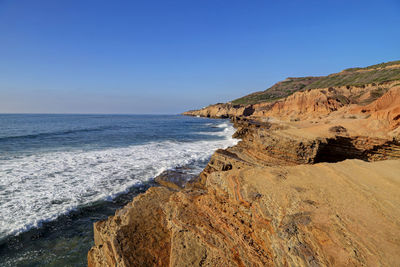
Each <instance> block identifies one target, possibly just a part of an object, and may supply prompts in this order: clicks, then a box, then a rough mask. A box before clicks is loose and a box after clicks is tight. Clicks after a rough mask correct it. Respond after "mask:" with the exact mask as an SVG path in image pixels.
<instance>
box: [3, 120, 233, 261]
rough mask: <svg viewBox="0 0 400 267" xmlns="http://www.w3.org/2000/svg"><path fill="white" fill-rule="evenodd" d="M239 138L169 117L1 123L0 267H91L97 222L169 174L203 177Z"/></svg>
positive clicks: (218, 124) (216, 124)
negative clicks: (212, 159) (218, 154)
mask: <svg viewBox="0 0 400 267" xmlns="http://www.w3.org/2000/svg"><path fill="white" fill-rule="evenodd" d="M233 132H234V129H233V127H232V126H231V125H230V124H229V122H227V121H224V120H210V119H205V118H192V117H183V116H170V115H168V116H167V115H166V116H152V115H11V114H10V115H0V218H1V220H0V266H85V265H86V254H87V251H88V249H89V248H90V247H91V246H92V245H93V242H92V240H93V236H92V234H93V233H92V223H93V222H94V221H97V220H101V219H105V218H106V217H107V216H109V215H112V214H113V213H114V212H115V210H116V209H117V208H120V207H121V206H123V205H124V204H126V203H127V202H129V201H131V200H132V198H133V197H134V196H135V195H137V194H138V193H140V192H144V191H145V190H146V189H147V188H148V187H149V186H151V185H153V183H152V179H153V178H154V177H155V176H157V175H158V174H160V173H162V172H163V171H165V170H170V169H174V168H180V167H185V168H183V169H184V170H185V172H187V177H188V179H189V178H190V177H193V175H196V174H198V173H199V172H200V171H201V170H202V169H203V168H204V167H205V165H206V163H207V161H208V160H209V157H210V156H211V154H212V153H213V151H215V150H216V149H218V148H225V147H228V146H231V145H234V144H235V143H236V142H237V140H235V139H232V138H231V136H232V134H233ZM181 169H182V168H180V170H181Z"/></svg>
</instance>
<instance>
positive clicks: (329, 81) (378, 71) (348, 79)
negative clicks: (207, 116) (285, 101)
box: [232, 60, 400, 105]
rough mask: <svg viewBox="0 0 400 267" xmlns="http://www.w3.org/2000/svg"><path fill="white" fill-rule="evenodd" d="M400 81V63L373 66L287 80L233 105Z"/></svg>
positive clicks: (240, 99)
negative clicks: (296, 93) (299, 93)
mask: <svg viewBox="0 0 400 267" xmlns="http://www.w3.org/2000/svg"><path fill="white" fill-rule="evenodd" d="M396 80H400V61H399V60H397V61H391V62H386V63H380V64H375V65H371V66H368V67H365V68H349V69H345V70H343V71H342V72H339V73H334V74H330V75H327V76H320V77H301V78H287V79H286V80H284V81H282V82H278V83H276V84H274V85H273V86H271V87H270V88H268V89H266V90H265V91H261V92H256V93H252V94H249V95H247V96H244V97H241V98H238V99H235V100H233V101H232V104H241V105H251V104H257V103H261V102H272V101H275V100H278V99H281V98H285V97H287V96H289V95H291V94H293V93H295V92H298V91H305V90H308V89H315V88H329V87H339V86H365V85H368V84H372V85H376V84H382V83H385V82H391V81H396Z"/></svg>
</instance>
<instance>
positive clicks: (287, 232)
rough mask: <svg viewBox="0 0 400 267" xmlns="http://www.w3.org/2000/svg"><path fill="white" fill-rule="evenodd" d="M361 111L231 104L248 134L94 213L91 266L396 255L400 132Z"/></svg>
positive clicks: (345, 261)
mask: <svg viewBox="0 0 400 267" xmlns="http://www.w3.org/2000/svg"><path fill="white" fill-rule="evenodd" d="M305 94H307V92H306V93H305ZM396 99H397V98H396ZM396 101H397V100H396ZM213 108H214V107H213V106H211V107H210V112H211V110H212V109H213ZM218 108H219V109H218V112H220V113H219V114H223V118H225V116H228V115H227V114H228V113H227V111H226V110H223V108H221V107H218ZM345 108H347V107H345ZM206 109H207V108H206ZM199 112H200V113H193V114H194V115H195V116H197V115H200V116H204V114H206V115H205V117H213V116H209V115H210V113H207V112H209V111H208V110H206V111H205V112H206V113H201V112H203V111H199ZM346 112H347V111H346ZM361 113H362V114H363V117H361V116H360V117H355V118H357V119H354V118H353V117H351V116H353V115H351V116H348V117H343V118H342V117H339V116H337V117H333V116H332V115H331V114H330V113H328V114H327V115H326V118H325V119H324V118H322V119H319V120H320V121H318V120H317V123H315V119H313V118H311V119H304V118H303V119H300V120H293V121H291V120H282V119H277V118H275V119H267V118H266V117H252V116H234V115H232V114H229V117H231V119H232V121H233V122H234V124H235V127H236V129H237V130H236V132H235V134H234V137H236V138H241V141H240V142H239V143H238V144H237V145H235V146H233V147H230V148H227V149H223V150H222V149H219V150H217V151H216V152H215V153H214V154H213V156H212V157H211V160H210V161H209V163H208V165H207V166H206V168H205V169H204V170H203V171H202V173H201V174H200V178H199V180H198V181H197V182H195V183H193V184H189V185H188V186H187V187H185V188H183V189H171V188H167V187H157V188H150V189H149V190H148V191H146V193H144V194H141V195H139V196H137V197H135V198H134V200H133V201H132V202H131V203H129V204H128V205H126V206H125V207H124V208H122V209H121V210H119V211H117V212H116V214H115V215H114V216H111V217H109V218H108V219H107V220H105V221H100V222H97V223H95V224H94V240H95V246H93V247H92V249H91V250H90V251H89V253H88V266H104V265H107V264H108V265H111V266H113V265H118V266H132V265H161V266H188V265H199V266H203V265H214V266H215V265H227V266H249V265H256V266H264V265H285V264H288V265H308V266H309V265H316V266H317V265H328V266H330V265H376V264H381V265H387V266H390V265H393V264H395V263H396V262H399V261H400V258H398V257H399V256H398V255H397V254H396V253H395V251H396V250H397V251H398V249H400V242H397V241H396V240H392V239H391V237H390V236H400V228H399V227H398V226H397V224H396V220H397V219H396V218H399V217H400V208H399V207H400V198H398V197H396V192H399V191H400V177H398V175H396V174H397V173H400V164H399V163H400V161H399V158H400V143H399V140H398V139H396V138H395V137H394V135H393V134H396V132H393V133H391V132H390V131H389V130H386V131H385V132H383V133H384V134H382V133H381V132H382V131H376V132H372V131H369V130H370V128H368V127H366V125H370V123H371V120H373V119H375V120H376V118H375V117H373V116H374V115H373V116H365V115H368V114H364V113H363V112H361ZM311 114H313V113H311ZM317 114H319V115H321V114H320V113H317ZM332 114H334V115H335V114H336V113H332ZM350 114H351V113H350ZM186 115H187V114H186ZM354 116H355V115H354ZM370 117H371V118H370ZM281 118H282V117H281ZM388 118H389V119H390V117H388ZM378 120H379V117H378ZM342 125H343V126H342ZM384 125H389V124H384ZM339 126H340V127H339ZM382 127H383V126H382ZM385 127H387V126H385ZM343 129H344V130H343ZM386 129H387V128H386ZM368 131H369V132H368ZM362 177H367V179H362ZM349 184H350V185H351V186H349ZM366 188H367V189H368V190H367V189H366ZM387 192H392V193H389V194H387ZM366 196H368V197H366ZM382 203H390V204H389V205H383V204H382ZM360 211H363V212H362V213H360ZM137 214H140V217H138V216H137ZM377 227H378V228H377ZM378 229H379V230H378ZM388 233H391V234H390V235H389V234H388ZM376 240H379V242H376ZM393 242H394V243H393ZM372 251H373V253H372Z"/></svg>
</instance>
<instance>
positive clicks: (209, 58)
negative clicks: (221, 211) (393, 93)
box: [0, 0, 400, 113]
mask: <svg viewBox="0 0 400 267" xmlns="http://www.w3.org/2000/svg"><path fill="white" fill-rule="evenodd" d="M399 59H400V1H399V0H379V1H378V0H375V1H368V0H355V1H352V0H343V1H342V0H335V1H328V0H326V1H322V0H315V1H300V0H298V1H276V0H275V1H266V0H265V1H251V0H249V1H244V0H239V1H236V0H226V1H223V0H181V1H168V0H162V1H161V0H160V1H152V0H147V1H146V0H142V1H133V0H132V1H119V0H118V1H117V0H113V1H111V0H109V1H102V0H93V1H85V0H64V1H62V0H57V1H55V0H35V1H32V0H18V1H11V0H9V1H5V0H0V112H25V113H26V112H28V113H29V112H35V113H37V112H39V113H179V112H182V111H185V110H187V109H191V108H199V107H202V106H205V105H208V104H211V103H215V102H225V101H229V100H232V99H235V98H237V97H240V96H243V95H245V94H248V93H250V92H254V91H260V90H264V89H266V88H268V87H269V86H271V85H272V84H274V83H275V82H277V81H279V80H282V79H284V78H286V77H289V76H308V75H325V74H329V73H332V72H338V71H340V70H342V69H344V68H347V67H356V66H366V65H371V64H375V63H380V62H383V61H391V60H399Z"/></svg>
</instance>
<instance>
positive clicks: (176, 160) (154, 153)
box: [0, 123, 238, 238]
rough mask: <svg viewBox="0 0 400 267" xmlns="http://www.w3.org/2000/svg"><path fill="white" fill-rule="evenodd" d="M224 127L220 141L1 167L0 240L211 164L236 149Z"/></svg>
mask: <svg viewBox="0 0 400 267" xmlns="http://www.w3.org/2000/svg"><path fill="white" fill-rule="evenodd" d="M221 125H222V124H221ZM225 125H226V127H225V129H224V130H223V131H221V132H220V134H221V135H223V136H225V138H223V139H221V140H213V141H197V142H191V143H178V142H170V141H166V142H160V143H148V144H144V145H136V146H129V147H125V148H112V149H105V150H98V151H74V152H51V153H42V154H36V155H31V156H27V157H23V158H16V159H10V160H4V161H1V162H0V189H1V190H0V218H1V220H0V238H2V237H4V236H7V235H10V234H17V233H20V232H23V231H26V230H28V229H30V228H32V227H38V226H40V224H41V223H42V222H44V221H49V220H54V219H55V218H57V217H58V216H60V215H61V214H65V213H67V212H69V211H71V210H73V209H75V208H77V207H79V206H82V205H87V204H90V203H93V202H95V201H98V200H104V199H112V198H114V197H115V196H116V195H118V194H120V193H122V192H126V191H127V190H128V189H129V188H130V187H132V186H134V185H135V184H140V183H142V182H144V181H146V180H149V179H151V178H153V177H155V176H156V175H158V174H160V173H161V172H163V171H164V170H166V169H171V168H173V167H175V166H180V165H185V164H189V163H192V162H194V161H198V160H207V158H209V157H210V156H211V154H212V153H213V151H215V150H216V149H218V148H226V147H228V146H232V145H235V144H236V143H237V141H238V140H237V139H233V138H232V137H231V136H232V134H233V132H234V129H233V127H232V126H231V125H229V124H227V123H226V124H225ZM221 127H222V126H221Z"/></svg>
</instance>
